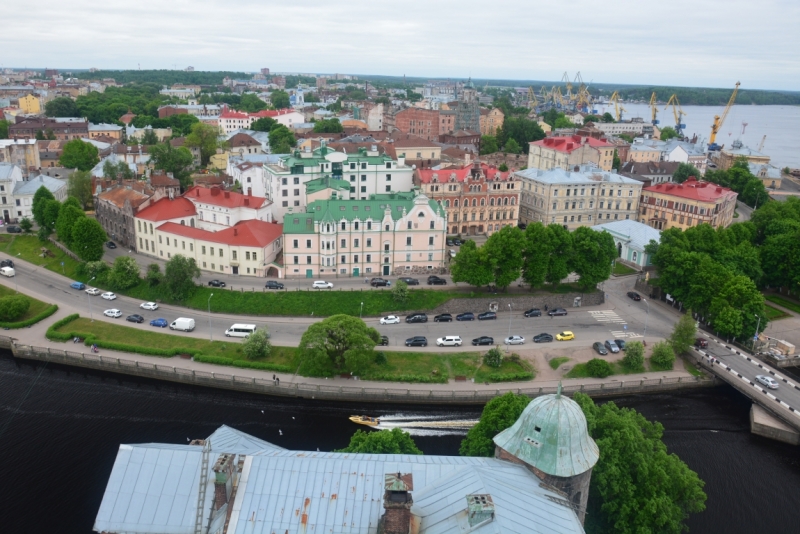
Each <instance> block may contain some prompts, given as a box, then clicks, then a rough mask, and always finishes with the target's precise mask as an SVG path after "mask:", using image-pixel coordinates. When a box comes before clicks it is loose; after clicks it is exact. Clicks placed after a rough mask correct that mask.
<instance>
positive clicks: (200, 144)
mask: <svg viewBox="0 0 800 534" xmlns="http://www.w3.org/2000/svg"><path fill="white" fill-rule="evenodd" d="M218 136H219V129H217V127H216V126H212V125H210V124H206V123H204V122H198V123H197V124H195V125H194V126H192V133H190V134H189V135H187V136H186V145H187V146H190V147H194V148H198V149H200V164H201V165H202V166H203V167H205V166H206V165H208V162H209V160H210V159H211V156H213V155H214V154H216V153H217V147H218V146H219V141H218V140H217V137H218Z"/></svg>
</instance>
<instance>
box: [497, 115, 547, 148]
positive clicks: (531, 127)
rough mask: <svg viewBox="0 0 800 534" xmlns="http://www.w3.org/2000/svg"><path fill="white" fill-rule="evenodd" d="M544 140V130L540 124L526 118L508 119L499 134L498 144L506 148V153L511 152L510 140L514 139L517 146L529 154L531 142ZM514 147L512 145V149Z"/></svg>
mask: <svg viewBox="0 0 800 534" xmlns="http://www.w3.org/2000/svg"><path fill="white" fill-rule="evenodd" d="M544 138H545V134H544V130H542V127H541V126H539V123H538V122H536V121H532V120H530V119H527V118H525V117H506V119H505V120H504V121H503V126H502V128H500V130H498V133H497V143H498V145H499V146H504V147H506V152H509V146H508V143H509V140H510V139H513V140H514V142H515V143H516V146H518V147H520V149H521V151H522V152H524V153H525V154H527V153H528V149H529V148H530V143H531V141H539V140H540V139H544ZM513 147H514V145H511V148H513Z"/></svg>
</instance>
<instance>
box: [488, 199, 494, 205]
mask: <svg viewBox="0 0 800 534" xmlns="http://www.w3.org/2000/svg"><path fill="white" fill-rule="evenodd" d="M489 205H490V206H494V197H492V198H491V199H489Z"/></svg>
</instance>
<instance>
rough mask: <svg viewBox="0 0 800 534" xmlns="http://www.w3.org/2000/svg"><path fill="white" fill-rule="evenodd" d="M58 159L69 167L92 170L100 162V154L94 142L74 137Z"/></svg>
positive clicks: (64, 165)
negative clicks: (86, 141)
mask: <svg viewBox="0 0 800 534" xmlns="http://www.w3.org/2000/svg"><path fill="white" fill-rule="evenodd" d="M58 161H59V162H60V163H61V165H62V166H63V167H66V168H68V169H78V170H79V171H90V170H92V168H93V167H94V166H95V165H97V164H98V163H100V156H99V155H98V152H97V147H96V146H94V145H93V144H91V143H85V142H83V141H81V140H80V139H73V140H72V141H68V142H67V144H65V145H64V150H63V152H62V153H61V157H60V158H59V160H58Z"/></svg>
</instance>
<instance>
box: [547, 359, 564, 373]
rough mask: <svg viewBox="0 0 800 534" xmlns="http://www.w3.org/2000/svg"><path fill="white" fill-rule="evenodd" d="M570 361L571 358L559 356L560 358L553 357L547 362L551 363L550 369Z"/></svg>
mask: <svg viewBox="0 0 800 534" xmlns="http://www.w3.org/2000/svg"><path fill="white" fill-rule="evenodd" d="M568 361H569V358H567V357H566V356H559V357H558V358H553V359H552V360H550V361H549V362H547V363H548V364H550V369H553V370H556V369H558V368H559V367H561V364H564V363H567V362H568Z"/></svg>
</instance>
